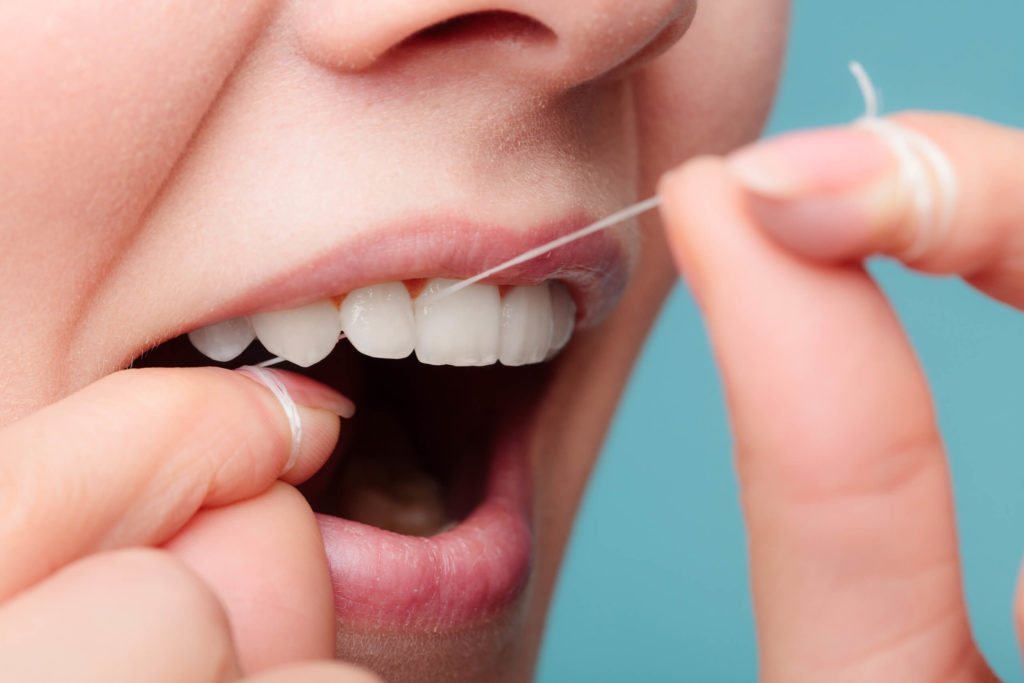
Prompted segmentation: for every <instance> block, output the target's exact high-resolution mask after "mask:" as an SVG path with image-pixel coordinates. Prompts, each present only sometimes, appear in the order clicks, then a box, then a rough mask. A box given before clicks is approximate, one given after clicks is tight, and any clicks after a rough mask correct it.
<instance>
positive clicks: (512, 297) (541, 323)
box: [498, 284, 553, 365]
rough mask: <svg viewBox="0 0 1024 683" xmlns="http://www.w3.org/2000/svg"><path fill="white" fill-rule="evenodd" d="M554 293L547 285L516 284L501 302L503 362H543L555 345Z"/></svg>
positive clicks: (515, 363)
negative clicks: (549, 290) (553, 336)
mask: <svg viewBox="0 0 1024 683" xmlns="http://www.w3.org/2000/svg"><path fill="white" fill-rule="evenodd" d="M552 328H553V326H552V321H551V296H550V295H549V294H548V286H547V285H546V284H542V285H534V286H532V287H513V288H512V289H511V290H509V291H508V292H507V293H506V294H505V297H504V299H502V302H501V350H500V352H499V353H498V360H500V361H501V362H502V364H503V365H526V364H527V363H539V362H540V361H542V360H544V358H545V357H547V355H548V351H549V350H550V348H551V334H552V331H553V329H552Z"/></svg>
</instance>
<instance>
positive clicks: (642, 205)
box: [424, 195, 661, 300]
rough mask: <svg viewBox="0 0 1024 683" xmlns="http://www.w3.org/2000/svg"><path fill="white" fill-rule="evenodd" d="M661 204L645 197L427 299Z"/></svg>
mask: <svg viewBox="0 0 1024 683" xmlns="http://www.w3.org/2000/svg"><path fill="white" fill-rule="evenodd" d="M660 204H661V197H658V196H657V195H655V196H654V197H650V198H648V199H645V200H643V201H642V202H637V203H636V204H633V205H631V206H627V207H626V208H625V209H620V210H619V211H616V212H615V213H613V214H611V215H610V216H606V217H604V218H602V219H601V220H599V221H597V222H595V223H591V224H590V225H588V226H586V227H585V228H580V229H579V230H575V231H573V232H570V233H569V234H567V235H562V236H561V237H558V238H556V239H553V240H551V241H550V242H545V243H544V244H542V245H540V246H538V247H534V248H533V249H530V250H529V251H524V252H523V253H522V254H520V255H519V256H516V257H514V258H510V259H509V260H508V261H505V262H503V263H499V264H498V265H496V266H494V267H493V268H488V269H487V270H485V271H483V272H482V273H478V274H476V275H474V276H473V277H469V278H466V279H465V280H460V281H459V282H456V283H455V284H453V285H449V286H448V287H445V288H444V289H441V290H438V291H436V292H434V293H433V294H426V295H424V296H426V297H427V299H426V300H436V299H441V298H444V297H446V296H451V295H452V294H455V293H456V292H458V291H460V290H463V289H465V288H466V287H469V286H470V285H472V284H476V283H477V282H480V281H481V280H483V279H485V278H489V277H490V276H492V275H494V274H495V273H499V272H501V271H503V270H506V269H508V268H511V267H512V266H518V265H519V264H520V263H525V262H526V261H530V260H532V259H535V258H537V257H538V256H543V255H544V254H546V253H548V252H549V251H554V250H555V249H558V248H559V247H562V246H565V245H566V244H569V243H570V242H575V241H576V240H578V239H580V238H583V237H586V236H587V235H591V234H593V233H595V232H599V231H601V230H605V229H607V228H610V227H612V226H615V225H618V224H619V223H622V222H623V221H627V220H629V219H630V218H635V217H636V216H639V215H640V214H642V213H645V212H647V211H650V210H651V209H653V208H656V207H657V206H659V205H660Z"/></svg>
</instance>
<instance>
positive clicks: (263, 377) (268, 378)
mask: <svg viewBox="0 0 1024 683" xmlns="http://www.w3.org/2000/svg"><path fill="white" fill-rule="evenodd" d="M237 372H240V373H242V374H243V375H245V376H247V377H249V378H251V379H253V380H256V381H257V382H259V383H260V384H262V385H263V386H265V387H266V388H267V389H270V393H272V394H273V395H274V398H276V399H277V401H278V403H280V404H281V408H283V409H284V414H285V416H286V417H287V418H288V427H289V428H290V429H291V432H292V449H291V452H290V453H289V454H288V462H287V463H286V464H285V466H284V469H283V470H282V472H287V471H288V470H290V469H291V467H292V465H294V464H295V461H296V460H297V459H298V457H299V448H300V447H301V446H302V420H301V419H300V418H299V407H298V406H297V405H295V401H294V400H293V399H292V397H291V394H289V393H288V390H287V389H286V388H285V386H284V385H283V384H281V380H279V379H278V378H277V377H275V376H274V373H272V372H270V371H269V370H265V369H264V368H262V367H260V366H257V365H243V366H242V367H240V368H238V370H237Z"/></svg>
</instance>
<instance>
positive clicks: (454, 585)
mask: <svg viewBox="0 0 1024 683" xmlns="http://www.w3.org/2000/svg"><path fill="white" fill-rule="evenodd" d="M500 442H501V443H502V444H503V445H502V446H501V447H500V448H499V450H498V452H496V453H495V454H494V457H493V458H492V460H491V467H490V472H489V473H488V475H487V482H486V491H485V495H484V499H483V502H482V503H481V504H480V505H479V506H477V508H476V509H475V510H474V511H473V512H472V513H471V514H470V515H469V516H468V517H467V518H466V519H464V520H463V521H461V522H460V523H459V524H458V525H457V526H456V527H455V528H453V529H451V530H449V531H446V532H443V533H441V534H438V535H436V536H432V537H429V538H421V537H415V536H405V535H402V534H396V533H393V532H390V531H385V530H383V529H378V528H376V527H373V526H368V525H366V524H361V523H359V522H353V521H350V520H346V519H341V518H339V517H332V516H328V515H317V520H318V522H319V524H320V532H321V534H322V535H323V541H324V548H325V549H326V551H327V561H328V564H329V565H330V570H331V582H332V584H333V587H334V605H335V615H336V617H337V618H338V620H339V622H343V623H345V624H346V626H358V625H360V624H365V625H368V626H369V625H372V626H374V627H376V628H380V627H394V628H402V629H408V630H422V629H452V628H460V627H465V626H468V625H472V624H474V623H479V622H481V621H484V620H487V619H490V618H493V617H495V616H497V615H499V614H502V613H504V612H506V611H507V610H508V609H509V608H510V607H512V606H513V605H515V604H516V603H517V601H518V599H519V598H520V597H521V596H522V595H523V594H524V592H525V589H526V586H527V583H528V578H529V575H530V564H531V559H532V548H533V535H532V531H531V528H530V523H529V514H528V510H529V495H530V494H529V484H528V481H529V477H528V472H527V469H528V463H527V458H526V452H525V448H524V447H523V445H522V443H521V442H520V439H502V440H500Z"/></svg>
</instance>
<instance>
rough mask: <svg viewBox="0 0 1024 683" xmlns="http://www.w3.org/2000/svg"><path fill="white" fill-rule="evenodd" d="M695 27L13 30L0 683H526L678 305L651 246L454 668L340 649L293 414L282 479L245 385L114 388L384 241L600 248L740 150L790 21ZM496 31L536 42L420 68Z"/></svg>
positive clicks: (262, 401) (653, 242)
mask: <svg viewBox="0 0 1024 683" xmlns="http://www.w3.org/2000/svg"><path fill="white" fill-rule="evenodd" d="M696 5H697V3H695V2H694V1H693V0H634V1H631V2H628V3H623V2H620V1H618V0H577V1H574V2H572V3H558V2H555V3H552V2H543V1H538V0H503V1H502V2H500V3H497V2H491V1H489V0H386V1H385V0H375V1H374V2H372V3H367V2H365V1H364V0H256V1H254V2H245V3H239V2H235V1H232V0H216V1H215V0H175V2H167V1H166V0H146V1H143V0H96V1H95V2H88V3H82V2H80V1H79V0H48V1H47V2H45V3H39V2H34V1H33V0H20V1H19V0H13V1H8V2H2V3H0V64H3V67H2V68H0V130H3V131H5V133H6V134H5V135H2V136H0V236H2V240H0V241H2V245H3V248H0V310H2V311H3V312H4V319H5V321H7V322H8V324H6V325H4V326H2V327H0V359H2V361H0V397H2V400H0V556H2V557H4V558H5V560H6V558H17V559H16V561H13V562H12V561H5V562H3V563H0V601H2V602H0V612H6V613H7V614H8V616H9V618H8V619H6V620H5V621H4V622H3V623H4V624H5V625H6V626H5V628H4V631H3V633H2V637H0V640H2V641H3V643H0V646H2V647H3V648H5V649H3V651H2V652H0V654H2V655H3V656H0V679H4V680H6V679H7V678H13V679H17V678H19V677H24V674H26V672H28V671H33V672H35V675H34V676H33V677H34V678H36V679H37V680H39V679H42V680H46V679H50V680H60V681H65V680H83V679H85V680H89V679H92V680H103V681H108V680H117V676H118V675H120V676H123V677H125V678H129V677H130V678H131V679H132V680H135V681H146V680H162V677H163V678H178V679H183V680H199V681H201V680H204V679H208V680H219V679H222V678H232V677H236V676H239V675H243V674H244V675H250V676H251V675H262V674H263V672H274V671H278V670H279V669H280V667H282V666H290V665H291V663H293V662H301V661H309V660H317V659H320V660H322V659H325V658H328V657H331V656H332V655H334V654H335V653H336V652H337V651H338V650H340V651H342V652H344V653H346V655H347V656H348V657H350V658H353V659H355V658H360V661H362V662H366V663H367V665H369V666H372V667H374V668H375V670H377V671H380V672H382V673H383V674H384V675H385V677H386V678H389V679H396V680H410V681H424V680H438V681H449V680H479V681H486V682H487V683H492V682H493V681H496V680H504V681H525V680H529V678H530V677H531V675H532V670H533V665H534V660H535V659H536V652H537V649H538V648H539V644H540V640H541V635H542V632H543V625H544V619H545V613H546V610H547V605H548V602H549V600H550V596H551V594H552V592H553V590H554V586H555V579H556V576H557V571H558V565H559V563H560V561H561V557H562V553H563V550H564V547H565V543H566V540H567V538H568V536H569V533H570V529H571V524H572V519H573V515H574V513H575V510H576V507H577V505H578V502H579V499H580V496H581V494H582V491H583V489H584V487H585V483H586V479H587V475H588V473H589V470H590V468H591V466H592V464H593V462H594V459H595V457H596V454H597V451H598V449H599V447H600V444H601V442H602V440H603V436H604V432H605V430H606V428H607V425H608V423H609V420H610V416H611V414H612V413H613V411H614V407H615V404H616V402H617V400H618V397H619V395H620V393H621V390H622V387H623V385H624V384H625V382H626V380H627V378H628V375H629V369H630V367H631V364H632V361H633V359H634V358H635V355H636V354H637V352H638V350H639V348H640V346H641V344H642V342H643V339H644V337H645V335H646V330H647V329H648V328H649V326H650V324H651V322H652V321H653V319H654V318H655V317H656V314H657V310H658V308H659V306H660V303H661V301H662V298H663V296H664V295H665V293H666V292H667V291H668V290H669V288H670V286H671V285H672V283H673V282H674V279H675V271H674V269H673V268H672V265H671V262H670V258H669V256H668V253H667V249H665V248H664V243H663V240H662V239H661V237H662V236H661V233H660V230H659V229H658V228H657V226H656V221H655V220H653V219H652V220H651V221H650V224H649V225H648V228H650V231H649V234H648V235H645V239H644V240H639V239H632V238H636V237H637V235H635V234H626V235H624V238H623V239H624V241H626V240H627V239H628V241H630V242H631V243H632V245H633V246H631V247H630V248H631V249H634V248H635V249H637V251H639V252H642V253H638V254H637V267H636V269H635V272H634V275H633V277H632V279H631V281H630V284H629V287H628V288H627V291H626V292H625V293H624V294H623V298H622V300H621V304H620V305H619V306H618V307H617V308H616V310H614V311H613V312H612V314H611V316H610V317H609V318H608V319H607V320H606V321H605V322H604V323H603V324H601V325H600V326H598V327H596V328H592V329H589V330H580V331H579V332H578V334H577V335H576V337H575V338H574V341H573V343H572V344H571V345H570V346H571V348H570V349H567V350H566V353H565V354H563V357H562V358H561V359H560V361H559V367H558V369H557V372H556V375H557V376H556V377H555V378H554V379H553V380H552V383H551V384H550V385H549V387H548V392H547V395H546V396H544V397H539V405H538V406H537V407H536V416H535V417H536V424H537V426H536V428H534V429H533V431H532V433H531V434H530V442H531V451H532V452H531V453H530V458H531V461H532V462H531V469H532V473H533V479H534V482H533V483H534V494H535V495H534V500H535V506H534V510H533V511H532V513H533V516H534V517H535V518H536V519H537V520H539V522H538V524H537V525H536V528H535V529H534V532H535V539H534V540H535V543H534V545H535V548H534V550H535V553H534V556H535V557H534V561H533V563H532V572H531V577H530V584H529V586H528V589H527V590H524V592H523V594H522V597H521V598H520V601H519V603H518V604H516V605H514V606H512V607H510V609H509V611H508V613H507V614H503V615H500V616H499V617H495V618H494V619H489V620H484V622H483V623H481V624H480V625H477V626H473V627H472V628H471V629H470V630H469V631H468V634H467V633H463V632H462V631H460V632H457V633H441V634H438V633H434V632H427V633H421V632H418V631H413V632H412V633H408V632H405V631H403V630H402V629H398V628H395V629H390V630H388V629H384V630H382V631H381V632H373V633H369V634H368V633H366V629H362V628H361V625H358V624H356V625H353V624H348V623H345V622H344V621H343V620H336V621H337V622H340V623H329V622H328V620H327V617H328V615H329V614H330V613H331V610H332V609H333V605H332V602H333V600H332V599H331V598H332V594H331V586H330V584H329V581H328V576H327V572H326V564H325V558H324V551H323V547H322V546H321V545H318V544H316V543H314V540H315V539H316V535H317V533H316V528H315V525H314V522H313V516H312V514H311V512H310V510H309V507H308V506H307V505H306V503H305V502H304V501H303V500H301V498H300V497H299V496H298V495H297V494H295V492H294V491H291V490H289V489H288V488H287V487H288V486H291V485H294V484H296V483H298V482H300V481H302V480H303V479H305V478H306V477H308V476H309V475H310V474H312V472H313V471H315V470H316V469H317V468H318V467H319V466H320V464H322V462H323V459H324V458H325V457H326V454H327V452H328V451H329V450H330V448H329V446H330V443H331V442H332V441H333V439H334V436H335V434H337V433H338V430H339V426H338V423H337V418H336V417H334V416H332V415H331V414H330V412H329V411H326V410H322V409H320V408H322V407H325V404H324V403H323V402H321V401H319V400H317V399H316V398H314V397H311V396H306V397H305V399H309V400H304V398H303V397H302V396H299V395H296V392H295V390H294V389H295V388H294V387H293V391H292V394H293V396H294V397H295V398H296V400H297V401H298V402H299V403H301V404H303V405H305V406H307V407H308V408H310V410H307V411H305V414H306V417H307V419H308V420H310V424H309V425H307V427H306V429H305V430H304V434H305V436H306V441H305V442H304V447H303V452H302V454H300V457H299V458H298V462H297V464H296V465H295V466H294V467H293V468H292V469H290V470H288V471H287V472H285V471H284V469H285V465H284V463H286V462H287V460H288V443H289V438H290V437H289V434H290V432H289V430H288V427H287V424H286V423H285V421H284V416H283V414H282V413H281V412H280V408H279V406H278V405H277V404H276V403H275V402H274V399H273V397H272V396H271V395H270V394H269V393H268V392H267V391H266V390H265V389H263V388H262V387H260V386H259V385H257V384H255V383H254V382H252V381H251V380H249V379H247V378H244V377H241V376H236V375H233V374H231V373H226V372H223V371H213V370H206V371H199V370H171V369H165V370H146V371H127V372H117V371H118V370H119V369H120V368H123V367H125V366H127V365H128V364H129V363H130V362H131V360H132V359H133V358H136V357H138V356H139V354H141V353H142V352H143V351H144V350H146V349H149V348H152V347H153V346H154V345H155V344H157V343H159V342H160V341H162V340H165V339H169V338H171V337H174V336H177V335H179V334H181V333H183V332H186V331H188V330H190V329H194V328H196V327H199V326H202V325H204V324H207V323H209V322H212V321H213V319H214V318H216V317H217V316H223V317H232V316H234V315H236V314H242V313H245V312H248V311H246V310H229V309H230V306H232V305H235V304H232V303H231V302H237V301H238V300H239V298H240V297H241V296H242V295H243V294H245V293H246V292H248V291H250V290H254V289H255V288H258V287H269V286H270V285H272V284H274V283H275V282H277V281H278V280H277V278H279V277H285V276H287V275H288V274H291V273H295V272H298V271H299V270H300V269H302V268H304V267H306V266H307V265H308V264H310V263H311V262H312V261H314V260H315V259H316V258H317V257H318V255H320V254H322V253H323V252H324V250H325V249H328V248H335V249H340V248H341V247H344V246H346V245H348V244H352V245H355V244H358V243H359V239H363V238H366V237H372V236H373V235H372V234H371V233H372V232H373V231H376V230H384V229H385V228H386V227H387V226H388V225H391V224H393V223H394V222H395V221H396V220H398V219H399V218H401V216H403V215H428V216H430V215H447V214H448V213H449V212H456V213H457V214H460V215H462V214H464V216H465V218H466V219H467V220H470V221H474V222H479V223H481V224H484V223H486V224H491V223H493V224H496V225H502V226H503V229H506V230H508V231H515V230H525V229H528V228H529V227H530V226H533V225H537V224H545V223H546V222H547V221H550V220H555V219H558V218H559V217H560V216H565V215H570V214H575V213H576V212H578V211H580V210H584V211H586V212H587V213H590V214H593V215H601V214H603V213H608V212H610V211H612V210H614V209H617V208H621V206H623V205H625V204H628V203H629V202H631V201H633V200H634V199H636V198H638V197H641V196H649V195H650V194H651V193H652V192H653V191H654V186H655V184H656V182H657V179H658V178H659V177H660V176H661V174H662V173H663V172H664V171H666V170H667V169H669V168H671V167H672V166H675V165H677V164H679V163H680V162H681V161H682V160H684V159H686V158H688V157H690V156H693V155H694V154H696V153H712V152H717V153H721V152H726V151H728V150H730V149H733V148H735V147H736V146H737V145H739V144H741V143H743V142H745V141H747V140H751V139H753V138H754V137H755V136H756V134H757V132H758V130H759V129H760V126H761V124H762V122H763V121H764V119H765V117H766V115H767V111H768V109H769V106H770V100H771V94H772V92H773V90H774V85H775V76H776V74H777V72H778V70H779V67H780V63H781V54H782V45H783V42H784V27H785V22H786V11H785V2H784V0H761V1H759V2H758V3H754V4H753V5H752V4H751V3H749V2H747V0H714V1H712V2H704V3H702V4H701V6H700V9H699V10H697V11H696V13H695V8H696ZM495 10H505V11H509V12H516V13H519V14H522V15H524V16H527V17H533V18H535V19H536V20H537V22H538V24H543V26H545V27H546V29H545V30H544V31H541V32H539V33H538V32H537V31H536V30H533V31H532V32H531V34H530V35H532V36H533V38H531V39H530V41H528V43H526V44H523V45H519V44H518V43H516V42H515V41H508V40H505V41H498V42H497V43H494V42H492V41H490V40H489V39H487V35H488V34H487V33H486V32H483V33H480V32H479V31H477V32H476V33H473V32H470V33H468V34H465V35H461V37H460V38H459V40H455V41H453V42H451V43H449V42H447V41H445V40H440V41H425V42H417V41H416V40H413V41H411V42H407V41H406V38H408V37H410V36H415V35H416V34H417V33H418V32H420V31H422V30H424V29H429V28H430V27H431V26H436V25H437V24H438V23H439V22H444V21H446V20H448V19H452V18H457V17H459V16H462V15H472V14H477V13H487V12H492V11H495ZM534 28H535V29H536V27H534ZM354 29H355V30H354ZM684 31H685V36H683V33H684ZM435 37H436V36H435ZM680 38H681V39H680ZM673 41H678V42H675V43H673ZM736 44H742V45H745V46H746V48H745V49H744V50H742V51H737V50H735V49H734V47H735V45H736ZM515 45H518V47H514V46H515ZM708 74H711V75H713V77H711V78H708V77H707V75H708ZM737 84H742V87H737ZM428 86H429V87H428ZM495 150H500V151H501V153H500V154H496V153H495ZM439 160H442V161H443V163H440V164H439V163H438V162H439ZM297 216H299V217H301V218H302V220H296V217H297ZM378 257H379V254H378ZM336 293H338V292H328V291H324V292H322V293H317V296H319V295H320V294H323V295H331V294H336ZM238 305H240V306H242V304H238ZM254 305H255V304H254ZM259 305H260V306H262V305H263V304H259ZM267 305H268V306H270V305H271V304H267ZM243 307H244V306H243ZM296 381H298V380H296ZM310 392H311V393H313V394H315V393H316V392H314V391H312V390H310ZM299 393H302V392H299ZM319 398H320V399H324V398H325V396H324V395H321V396H320V397H319ZM333 400H334V401H336V400H337V397H335V398H334V399H333ZM326 403H327V404H328V405H327V407H329V404H330V403H331V400H327V401H326ZM278 482H283V483H278ZM271 520H272V521H273V524H271ZM138 548H143V550H138ZM120 553H128V555H127V557H125V556H123V555H121V554H120ZM164 584H166V585H167V589H166V591H164V590H163V589H161V588H160V587H161V586H163V585H164ZM76 586H78V587H77V588H76ZM140 593H141V594H144V595H145V596H147V598H146V600H143V598H142V597H139V594H140ZM70 596H75V599H74V600H72V599H71V597H70ZM90 596H94V597H95V598H96V599H97V600H98V602H89V599H90ZM99 596H103V597H105V600H104V599H101V598H100V597H99ZM15 610H17V611H15ZM99 614H102V615H103V616H102V619H103V621H104V623H103V624H96V623H95V622H96V621H97V620H98V619H99V618H98V617H97V615H99ZM27 615H34V616H33V619H32V620H29V619H28V616H27ZM143 617H145V619H144V618H143ZM58 619H59V620H63V622H64V625H63V626H61V627H60V628H58V624H56V623H55V620H58ZM150 620H151V621H152V624H151V625H150V624H149V623H148V622H149V621H150ZM28 623H33V624H36V625H38V627H37V628H32V629H28V628H26V627H25V625H26V624H28ZM182 624H195V627H194V628H193V629H191V632H190V629H186V628H182ZM335 631H337V643H338V645H337V649H335V648H334V647H330V641H331V639H332V638H333V637H334V633H335ZM71 641H73V642H71ZM194 648H200V649H201V648H207V650H202V652H205V654H203V655H202V656H200V654H201V652H200V651H199V650H197V652H196V654H195V657H194V658H192V657H183V656H181V655H182V653H183V652H189V651H191V650H192V649H194ZM58 653H59V655H60V656H56V654H58ZM186 660H189V661H186ZM171 663H173V664H171ZM8 665H9V666H10V667H11V670H10V672H8V671H7V670H5V669H4V668H3V667H4V666H8ZM15 665H17V668H15ZM165 665H166V666H165ZM171 666H180V668H181V671H178V672H175V671H173V670H172V669H170V668H167V667H171ZM44 667H46V668H45V669H44ZM189 667H195V668H194V669H189ZM44 674H45V675H44ZM290 675H291V674H279V675H278V676H279V678H287V679H288V680H300V679H296V678H295V677H294V676H291V677H290V678H289V676H290ZM315 675H319V676H322V675H324V674H323V671H322V670H318V672H317V673H316V674H315ZM309 676H310V677H312V676H314V674H313V673H310V674H309ZM343 676H344V675H342V678H343Z"/></svg>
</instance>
